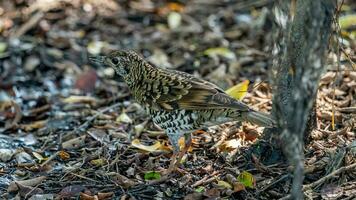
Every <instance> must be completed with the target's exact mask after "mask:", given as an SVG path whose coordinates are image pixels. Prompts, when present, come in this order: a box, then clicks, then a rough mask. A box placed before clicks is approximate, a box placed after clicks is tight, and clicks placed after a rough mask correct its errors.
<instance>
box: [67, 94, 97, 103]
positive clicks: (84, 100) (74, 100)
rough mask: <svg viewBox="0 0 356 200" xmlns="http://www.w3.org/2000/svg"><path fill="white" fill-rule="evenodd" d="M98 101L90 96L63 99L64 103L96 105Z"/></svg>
mask: <svg viewBox="0 0 356 200" xmlns="http://www.w3.org/2000/svg"><path fill="white" fill-rule="evenodd" d="M96 101H97V99H96V98H94V97H90V96H75V95H73V96H70V97H67V98H65V99H63V103H89V104H95V103H96Z"/></svg>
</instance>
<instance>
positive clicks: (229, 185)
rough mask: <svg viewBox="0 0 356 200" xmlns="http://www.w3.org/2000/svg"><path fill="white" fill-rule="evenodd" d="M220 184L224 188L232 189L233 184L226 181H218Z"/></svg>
mask: <svg viewBox="0 0 356 200" xmlns="http://www.w3.org/2000/svg"><path fill="white" fill-rule="evenodd" d="M218 186H220V187H222V188H227V189H232V185H231V184H230V183H228V182H226V181H218Z"/></svg>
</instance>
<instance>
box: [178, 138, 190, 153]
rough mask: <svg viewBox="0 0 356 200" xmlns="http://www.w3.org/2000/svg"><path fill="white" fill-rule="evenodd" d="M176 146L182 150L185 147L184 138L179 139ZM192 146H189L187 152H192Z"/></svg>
mask: <svg viewBox="0 0 356 200" xmlns="http://www.w3.org/2000/svg"><path fill="white" fill-rule="evenodd" d="M178 144H179V148H180V150H183V149H184V147H185V139H184V137H181V138H179V140H178ZM192 146H193V145H190V147H189V148H188V150H187V152H192V151H193V147H192Z"/></svg>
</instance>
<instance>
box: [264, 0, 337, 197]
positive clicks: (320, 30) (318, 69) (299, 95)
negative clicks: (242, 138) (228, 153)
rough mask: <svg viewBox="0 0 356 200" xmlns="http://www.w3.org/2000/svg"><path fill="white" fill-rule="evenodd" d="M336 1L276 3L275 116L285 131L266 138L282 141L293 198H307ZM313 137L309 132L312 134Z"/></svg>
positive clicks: (276, 131) (273, 112)
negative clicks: (315, 113)
mask: <svg viewBox="0 0 356 200" xmlns="http://www.w3.org/2000/svg"><path fill="white" fill-rule="evenodd" d="M335 6H336V1H333V0H312V1H311V0H294V1H293V0H292V1H285V0H279V1H276V3H275V7H274V9H273V12H274V16H275V22H276V26H275V30H274V33H275V36H274V41H275V42H274V47H273V52H272V54H273V56H274V60H273V68H272V73H273V74H272V79H273V85H274V88H273V89H274V97H273V109H272V114H273V115H274V116H275V117H276V119H277V121H278V125H279V127H280V128H278V129H274V130H266V134H265V139H268V138H280V140H281V143H282V149H283V152H284V154H285V156H286V157H287V158H288V160H289V162H290V163H291V164H292V165H293V166H294V172H293V173H294V178H293V185H292V190H291V197H292V199H303V193H302V183H303V177H304V174H303V171H304V168H303V166H304V162H303V160H304V154H303V148H304V143H303V138H304V137H308V135H305V136H304V133H305V131H306V127H307V122H308V118H310V117H309V116H312V115H310V111H311V110H312V107H313V104H314V102H315V98H316V92H317V89H318V85H319V84H318V83H319V79H320V76H321V74H322V72H323V71H324V62H325V59H326V53H327V49H328V44H329V42H328V41H329V37H330V35H331V33H332V28H331V27H332V26H331V24H332V18H333V13H334V9H335ZM308 132H309V131H308Z"/></svg>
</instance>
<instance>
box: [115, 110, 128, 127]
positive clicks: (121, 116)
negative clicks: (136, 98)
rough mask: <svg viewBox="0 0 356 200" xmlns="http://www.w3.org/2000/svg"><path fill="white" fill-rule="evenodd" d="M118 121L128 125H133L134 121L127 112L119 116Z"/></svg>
mask: <svg viewBox="0 0 356 200" xmlns="http://www.w3.org/2000/svg"><path fill="white" fill-rule="evenodd" d="M116 121H117V122H124V123H128V124H131V123H132V119H131V118H130V117H129V116H128V115H127V114H126V113H125V112H123V113H121V115H119V116H118V117H117V118H116Z"/></svg>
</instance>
